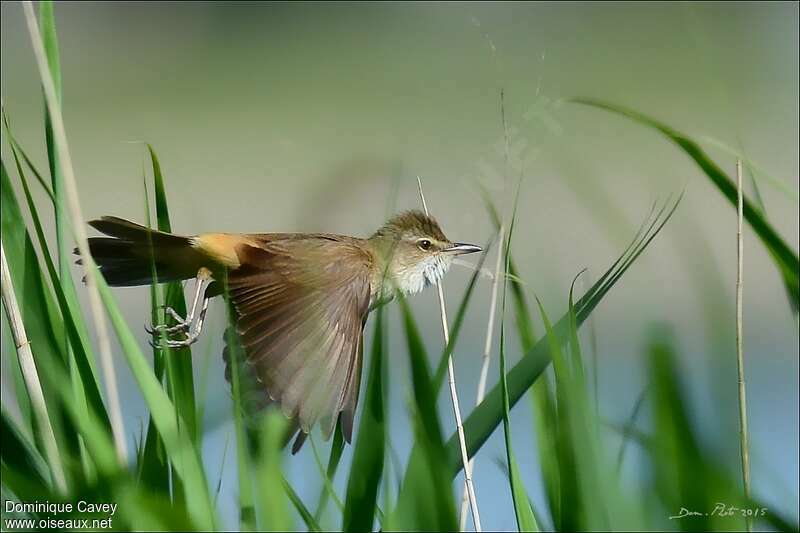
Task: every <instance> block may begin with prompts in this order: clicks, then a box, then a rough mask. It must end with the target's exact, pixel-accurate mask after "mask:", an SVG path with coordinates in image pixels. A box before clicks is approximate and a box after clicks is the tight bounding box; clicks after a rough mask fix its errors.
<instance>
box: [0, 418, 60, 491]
mask: <svg viewBox="0 0 800 533" xmlns="http://www.w3.org/2000/svg"><path fill="white" fill-rule="evenodd" d="M0 435H3V446H2V447H0V462H2V466H3V469H4V472H3V474H4V475H3V486H4V487H6V486H7V487H9V488H10V489H11V491H12V492H14V494H16V495H17V496H18V497H19V498H27V497H30V498H31V499H36V498H39V497H41V496H40V494H38V493H37V490H39V489H40V488H41V487H46V486H47V485H48V484H49V481H46V476H48V475H49V474H46V472H47V464H46V463H45V461H44V459H43V458H42V456H41V455H40V454H39V452H38V451H37V450H36V448H35V446H34V444H33V443H32V442H31V441H30V440H29V439H28V437H27V436H25V434H24V433H23V432H22V430H21V429H20V428H19V427H18V426H17V424H16V423H15V422H14V420H12V418H11V417H10V416H9V414H8V413H7V412H6V409H5V407H3V408H2V409H0ZM6 472H8V473H12V476H11V477H9V478H6V475H5V474H6ZM31 488H33V489H31Z"/></svg>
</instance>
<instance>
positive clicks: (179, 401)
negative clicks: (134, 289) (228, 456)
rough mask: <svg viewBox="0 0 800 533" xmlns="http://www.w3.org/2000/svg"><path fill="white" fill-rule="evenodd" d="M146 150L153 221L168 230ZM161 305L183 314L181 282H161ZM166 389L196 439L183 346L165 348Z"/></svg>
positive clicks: (158, 175)
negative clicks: (151, 190) (162, 294)
mask: <svg viewBox="0 0 800 533" xmlns="http://www.w3.org/2000/svg"><path fill="white" fill-rule="evenodd" d="M147 150H148V152H149V154H150V161H151V163H152V165H153V185H154V187H153V188H154V195H155V203H156V221H157V224H158V229H159V231H165V232H167V233H171V232H172V223H171V222H170V216H169V207H168V205H167V193H166V190H165V186H164V176H163V174H162V172H161V164H160V163H159V160H158V156H157V155H156V152H155V150H154V149H153V147H152V146H151V145H150V144H148V145H147ZM165 293H166V296H165V299H164V305H166V306H167V307H171V308H172V309H174V310H175V311H177V313H178V314H179V315H180V316H186V300H185V298H184V295H183V286H182V285H181V283H180V282H177V281H174V282H170V283H167V284H166V285H165ZM165 355H166V368H167V379H168V380H169V387H168V389H169V390H170V391H171V394H172V398H173V401H174V402H175V407H176V408H177V410H178V414H179V415H180V417H181V419H182V420H183V421H184V422H185V423H186V428H185V429H186V431H188V432H189V436H190V438H191V439H192V440H197V437H198V435H197V416H196V413H197V410H196V405H195V397H194V375H193V372H192V351H191V350H190V349H189V348H188V347H186V348H180V349H177V350H167V351H166V354H165Z"/></svg>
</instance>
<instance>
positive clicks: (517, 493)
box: [500, 202, 539, 531]
mask: <svg viewBox="0 0 800 533" xmlns="http://www.w3.org/2000/svg"><path fill="white" fill-rule="evenodd" d="M515 203H516V202H515ZM515 211H516V209H515ZM513 229H514V217H513V216H512V221H511V227H510V228H509V232H508V239H507V241H506V248H505V250H506V253H505V271H507V270H508V263H509V259H510V248H511V235H512V232H513ZM507 285H508V283H507V281H506V280H505V278H504V280H503V295H502V300H501V301H502V304H501V306H500V391H501V394H502V399H503V436H504V437H505V444H506V461H508V479H509V484H510V486H511V497H512V500H513V503H514V515H515V516H516V519H517V529H518V530H519V531H539V525H538V524H537V522H536V517H535V516H534V514H533V507H532V506H531V503H530V497H529V496H528V493H527V491H526V490H525V485H524V484H523V483H522V476H521V475H520V471H519V464H518V463H517V458H516V456H515V455H514V451H513V448H512V444H511V420H510V418H509V411H510V406H509V401H508V382H507V380H506V353H505V351H506V350H505V312H506V288H507Z"/></svg>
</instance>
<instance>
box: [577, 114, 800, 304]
mask: <svg viewBox="0 0 800 533" xmlns="http://www.w3.org/2000/svg"><path fill="white" fill-rule="evenodd" d="M572 101H573V102H575V103H579V104H584V105H588V106H592V107H596V108H599V109H605V110H606V111H611V112H613V113H616V114H618V115H622V116H625V117H628V118H630V119H632V120H634V121H635V122H638V123H639V124H643V125H645V126H649V127H651V128H654V129H656V130H658V131H659V132H660V133H661V134H663V135H664V136H666V137H667V138H668V139H670V140H671V141H673V142H674V143H675V144H677V145H678V146H679V147H680V148H681V149H682V150H683V151H684V152H686V154H687V155H689V157H691V158H692V159H693V160H694V161H695V163H697V164H698V165H699V166H700V168H701V169H702V170H703V173H705V175H706V176H707V177H708V178H709V180H710V181H711V182H712V183H713V184H714V185H715V186H716V187H717V189H718V190H719V191H720V193H722V195H723V196H724V197H725V198H727V199H728V201H729V202H730V203H731V205H732V206H734V207H736V205H737V192H736V184H735V183H734V181H733V180H732V179H731V178H730V177H729V176H728V175H727V174H725V173H724V172H723V171H722V169H720V168H719V167H718V166H717V165H716V163H714V162H713V161H712V160H711V159H710V158H709V157H708V155H706V153H705V152H704V151H703V149H702V148H700V146H699V145H698V144H697V143H696V142H695V141H694V140H692V139H691V138H689V137H688V136H686V135H685V134H683V133H681V132H678V131H676V130H674V129H672V128H671V127H669V126H667V125H666V124H663V123H662V122H659V121H657V120H655V119H653V118H650V117H649V116H647V115H644V114H642V113H639V112H637V111H633V110H631V109H627V108H624V107H622V106H617V105H614V104H609V103H607V102H602V101H599V100H593V99H590V98H576V99H573V100H572ZM744 218H745V219H746V220H747V223H748V224H750V227H751V228H752V229H753V231H755V233H756V234H757V235H758V237H759V238H760V239H761V242H762V243H763V244H764V246H766V248H767V250H768V251H769V253H770V255H771V256H772V259H773V261H774V262H775V264H776V265H777V267H778V270H779V271H780V273H781V276H782V277H783V279H784V283H785V284H786V286H787V287H788V288H789V289H790V294H791V297H792V301H793V303H794V305H793V309H794V310H797V309H798V306H800V279H799V277H800V259H798V255H797V252H795V251H793V250H792V249H791V248H790V247H789V245H788V244H787V243H786V241H784V240H783V238H781V236H780V235H778V233H777V231H775V229H774V228H773V227H772V225H771V224H770V223H769V222H768V221H767V220H766V218H765V217H764V215H763V214H762V213H761V212H760V211H759V209H758V208H757V207H755V206H754V205H753V203H752V202H751V201H750V200H748V199H747V198H745V199H744Z"/></svg>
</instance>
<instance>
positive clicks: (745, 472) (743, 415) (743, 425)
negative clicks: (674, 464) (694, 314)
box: [736, 159, 753, 531]
mask: <svg viewBox="0 0 800 533" xmlns="http://www.w3.org/2000/svg"><path fill="white" fill-rule="evenodd" d="M736 189H737V191H738V206H737V215H738V216H737V228H736V257H737V269H736V366H737V370H738V373H739V446H740V450H739V451H740V453H741V456H742V483H743V485H744V495H745V498H747V499H749V498H750V444H749V443H748V440H749V439H748V431H747V395H746V393H745V384H744V347H743V342H742V292H743V291H742V288H743V286H744V277H743V271H744V238H743V236H742V226H743V225H744V224H743V218H744V216H743V211H744V209H743V206H744V194H743V193H742V161H741V160H740V159H737V160H736ZM745 521H746V523H747V531H752V529H753V521H752V519H751V518H750V517H747V518H745Z"/></svg>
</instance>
